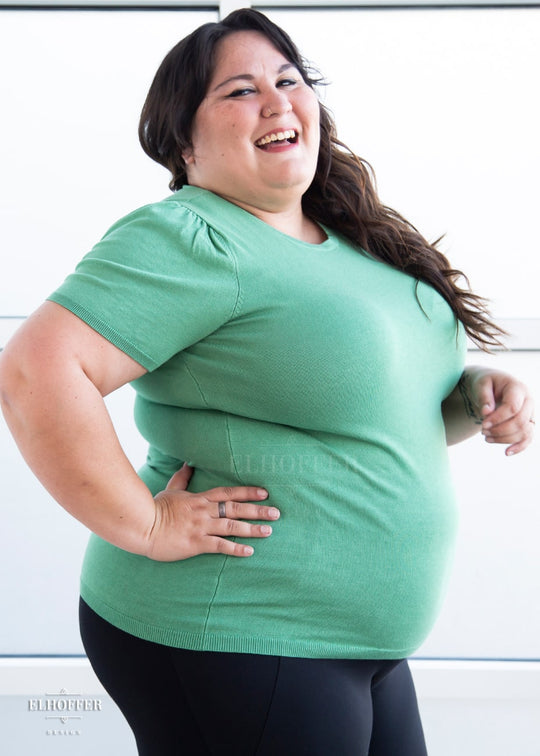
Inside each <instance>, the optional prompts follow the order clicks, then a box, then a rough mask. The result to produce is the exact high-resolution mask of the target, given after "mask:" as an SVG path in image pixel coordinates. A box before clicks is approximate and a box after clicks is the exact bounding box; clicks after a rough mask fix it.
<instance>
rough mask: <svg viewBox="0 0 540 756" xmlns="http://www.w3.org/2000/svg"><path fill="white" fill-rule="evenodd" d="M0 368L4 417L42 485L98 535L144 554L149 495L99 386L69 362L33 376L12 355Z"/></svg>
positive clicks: (150, 512)
mask: <svg viewBox="0 0 540 756" xmlns="http://www.w3.org/2000/svg"><path fill="white" fill-rule="evenodd" d="M0 373H1V377H2V390H1V397H2V409H3V412H4V415H5V418H6V422H7V424H8V426H9V428H10V430H11V432H12V434H13V436H14V438H15V441H16V442H17V445H18V446H19V448H20V450H21V453H22V454H23V456H24V458H25V460H26V462H27V463H28V465H29V466H30V468H31V469H32V471H33V472H34V473H35V475H36V476H37V477H38V479H39V480H40V481H41V483H42V484H43V486H44V487H45V488H46V489H47V490H48V491H49V492H50V493H51V495H52V496H53V497H54V498H55V499H56V500H57V501H58V502H59V504H61V505H62V506H63V507H64V508H65V509H66V510H67V511H68V512H70V514H72V515H73V516H74V517H76V518H77V519H78V520H79V521H80V522H82V523H83V524H84V525H86V526H87V527H88V528H90V530H92V531H93V532H94V533H96V534H97V535H99V536H100V537H102V538H104V539H105V540H107V541H109V542H110V543H113V544H114V545H116V546H119V547H120V548H122V549H125V550H127V551H131V552H134V553H144V550H145V544H146V539H147V536H148V533H149V531H150V530H151V528H152V525H153V518H154V511H155V507H154V500H153V497H152V495H151V493H150V491H149V490H148V489H147V487H146V486H145V485H144V483H143V482H142V481H141V480H140V479H139V477H138V476H137V474H136V472H135V471H134V469H133V467H132V466H131V464H130V462H129V461H128V459H127V457H126V456H125V454H124V452H123V450H122V448H121V446H120V444H119V441H118V438H117V436H116V433H115V430H114V427H113V425H112V422H111V420H110V417H109V414H108V412H107V409H106V406H105V403H104V401H103V398H102V396H101V394H100V392H99V391H98V389H97V388H96V387H95V386H94V385H93V384H92V382H91V381H89V380H88V378H87V377H86V375H85V374H84V372H83V371H82V370H80V369H77V368H76V367H74V366H70V367H66V368H65V369H63V370H62V371H58V370H55V371H54V372H53V371H51V374H50V375H49V371H48V370H47V369H43V370H42V371H41V372H40V374H39V377H32V375H31V374H29V373H28V372H27V371H25V369H24V367H21V366H19V365H18V364H17V363H16V362H14V361H13V360H11V362H10V363H8V366H5V365H4V366H3V369H2V370H1V371H0Z"/></svg>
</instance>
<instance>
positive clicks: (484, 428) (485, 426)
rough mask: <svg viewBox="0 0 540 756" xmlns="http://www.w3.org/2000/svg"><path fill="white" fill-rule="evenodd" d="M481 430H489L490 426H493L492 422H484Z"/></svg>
mask: <svg viewBox="0 0 540 756" xmlns="http://www.w3.org/2000/svg"><path fill="white" fill-rule="evenodd" d="M482 428H483V430H489V429H490V428H493V423H490V422H489V421H488V422H487V423H484V424H483V425H482Z"/></svg>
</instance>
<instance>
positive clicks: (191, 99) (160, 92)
mask: <svg viewBox="0 0 540 756" xmlns="http://www.w3.org/2000/svg"><path fill="white" fill-rule="evenodd" d="M237 31H256V32H260V33H261V34H263V35H264V36H265V37H266V38H267V39H268V40H269V41H270V42H271V43H272V44H273V45H274V47H275V48H276V49H277V50H279V52H281V53H282V55H283V56H284V57H285V58H286V59H287V60H289V61H290V62H291V63H293V65H294V66H295V67H296V68H297V69H298V71H299V73H300V75H301V76H302V79H303V80H304V82H305V83H306V84H307V85H308V86H310V87H311V88H314V87H315V86H316V85H318V84H321V83H322V78H321V76H320V75H319V74H318V73H317V72H316V71H315V70H314V69H313V68H312V67H310V66H309V65H308V64H307V63H306V61H305V60H304V59H303V58H302V56H301V55H300V53H299V51H298V49H297V47H296V45H295V44H294V43H293V41H292V40H291V38H290V37H289V36H288V34H286V32H284V31H283V30H282V29H281V28H280V27H279V26H277V25H276V24H274V23H273V22H272V21H270V19H268V18H267V17H266V16H265V15H263V14H262V13H259V12H258V11H255V10H251V9H247V8H246V9H242V10H238V11H233V12H232V13H231V14H229V15H228V16H227V17H226V18H225V19H223V20H222V21H220V22H217V23H208V24H204V25H203V26H201V27H199V28H198V29H196V30H195V31H194V32H192V33H191V34H190V35H188V36H187V37H185V38H184V39H183V40H181V41H180V42H179V43H178V44H177V45H175V47H173V49H172V50H171V51H170V52H169V53H168V54H167V56H166V57H165V58H164V60H163V62H162V63H161V65H160V67H159V68H158V71H157V73H156V75H155V78H154V80H153V82H152V85H151V87H150V90H149V92H148V96H147V98H146V101H145V103H144V106H143V110H142V114H141V119H140V123H139V140H140V142H141V145H142V148H143V149H144V151H145V152H146V154H147V155H149V156H150V157H151V158H152V159H153V160H155V161H156V162H158V163H160V164H161V165H163V166H165V167H166V168H167V169H168V170H169V171H170V172H171V174H172V179H171V181H170V183H169V187H170V189H172V190H174V191H176V190H178V189H180V188H181V187H182V186H183V185H184V184H187V183H188V178H187V173H186V165H185V163H184V160H183V158H182V153H183V152H184V151H185V150H186V149H188V148H190V147H191V146H192V145H191V131H192V124H193V119H194V117H195V113H196V111H197V109H198V107H199V105H200V104H201V102H202V100H203V99H204V97H205V95H206V92H207V89H208V86H209V83H210V79H211V77H212V74H213V71H214V65H215V58H216V52H217V48H218V45H219V42H220V41H221V40H222V39H223V38H224V37H225V36H227V35H229V34H231V33H233V32H237ZM319 107H320V131H321V142H320V150H319V158H318V163H317V169H316V173H315V177H314V179H313V181H312V183H311V185H310V187H309V188H308V190H307V191H306V193H305V194H304V196H303V198H302V206H303V210H304V213H305V214H306V215H307V216H308V217H310V218H311V219H312V220H314V221H316V222H318V223H323V224H324V225H326V226H328V227H329V228H332V229H334V230H336V231H338V232H339V233H340V234H342V235H343V236H345V237H346V238H347V239H348V240H349V241H351V242H352V243H353V244H354V245H355V246H357V247H358V248H359V249H361V250H364V251H366V252H368V254H370V255H372V256H373V257H376V258H377V259H379V260H382V261H384V262H385V263H387V264H389V265H391V266H392V267H394V268H398V269H399V270H401V271H403V272H405V273H408V274H409V275H411V276H412V277H414V278H415V279H417V280H421V281H424V282H426V283H428V284H430V285H431V286H433V288H434V289H436V290H437V291H438V292H439V294H441V296H442V297H444V299H445V300H446V301H447V302H448V304H449V305H450V307H451V308H452V310H453V312H454V314H455V316H456V318H458V319H459V320H460V321H461V323H462V324H463V326H464V328H465V331H466V333H467V334H468V336H469V337H470V338H471V339H472V340H473V341H474V342H475V343H476V344H477V345H478V346H479V347H480V348H481V349H484V350H486V351H489V349H490V348H491V347H494V346H500V345H501V340H500V337H501V335H503V334H504V331H502V329H500V328H499V327H498V326H497V325H496V324H495V323H494V322H493V321H492V320H491V317H490V314H489V312H488V309H487V305H486V300H485V299H483V298H482V297H480V296H478V295H477V294H474V293H473V292H472V291H471V289H470V286H469V282H468V280H467V278H466V276H465V275H464V274H463V273H462V272H461V271H459V270H456V269H454V268H452V267H451V266H450V263H449V262H448V260H447V258H446V257H445V256H444V255H443V254H442V252H440V251H439V250H438V249H437V247H436V244H437V243H438V242H435V243H434V244H431V243H429V242H428V241H427V240H426V239H425V238H424V237H423V236H422V235H421V234H420V233H419V232H418V231H417V229H416V228H415V227H414V226H413V225H412V224H411V223H409V222H408V221H407V220H406V219H405V218H403V217H402V216H401V215H400V214H399V213H397V212H396V211H395V210H392V209H391V208H389V207H387V206H386V205H384V204H382V202H381V201H380V199H379V197H378V194H377V189H376V184H375V177H374V173H373V170H372V168H371V166H370V165H369V163H367V162H366V161H365V160H363V159H362V158H360V157H358V156H357V155H355V154H354V153H353V152H352V151H351V150H350V149H349V148H348V147H347V146H346V145H345V144H343V142H341V141H340V140H339V139H338V137H337V131H336V127H335V123H334V120H333V118H332V116H331V114H330V112H329V111H328V109H327V108H326V107H325V106H324V105H323V104H322V103H319ZM439 241H440V240H439ZM460 284H463V285H460Z"/></svg>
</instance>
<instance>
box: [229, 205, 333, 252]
mask: <svg viewBox="0 0 540 756" xmlns="http://www.w3.org/2000/svg"><path fill="white" fill-rule="evenodd" d="M224 199H227V200H229V202H233V203H234V204H235V205H238V207H241V208H242V209H243V210H246V211H247V212H248V213H251V214H252V215H254V216H255V217H256V218H259V220H262V221H263V222H264V223H268V225H269V226H272V228H275V229H276V230H277V231H281V232H282V233H284V234H287V236H292V237H293V238H294V239H299V240H300V241H304V242H308V243H309V244H322V242H324V241H326V234H325V233H324V231H323V229H322V228H321V227H320V226H319V225H318V224H317V223H315V222H314V221H312V220H311V219H310V218H308V217H307V216H306V215H304V212H303V210H302V205H301V203H300V202H299V203H298V204H297V205H296V206H294V207H290V208H287V209H276V210H273V209H272V210H270V209H266V208H265V209H262V208H260V207H257V206H254V205H250V204H248V203H246V202H241V201H239V200H237V199H233V198H230V197H224Z"/></svg>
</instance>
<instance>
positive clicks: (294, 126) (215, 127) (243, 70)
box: [183, 31, 319, 212]
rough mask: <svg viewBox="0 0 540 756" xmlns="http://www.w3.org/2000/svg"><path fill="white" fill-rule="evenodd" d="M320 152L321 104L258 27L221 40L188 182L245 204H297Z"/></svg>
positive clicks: (197, 123) (190, 154)
mask: <svg viewBox="0 0 540 756" xmlns="http://www.w3.org/2000/svg"><path fill="white" fill-rule="evenodd" d="M318 152H319V103H318V100H317V96H316V95H315V93H314V92H313V90H312V89H311V88H310V87H309V86H308V85H307V84H305V83H304V81H303V79H302V77H301V76H300V73H299V72H298V70H297V69H296V68H295V67H294V66H293V65H292V64H291V63H290V62H289V61H288V60H287V59H286V58H285V57H283V55H282V54H281V53H280V52H278V50H277V49H276V48H275V47H274V46H273V45H272V44H271V43H270V42H269V40H268V39H267V38H266V37H265V36H264V35H262V34H259V33H258V32H251V31H242V32H234V33H232V34H230V35H228V36H227V37H225V39H223V40H222V41H221V42H220V45H219V48H218V51H217V60H216V66H215V71H214V74H213V76H212V79H211V81H210V85H209V87H208V92H207V94H206V97H205V98H204V100H203V101H202V103H201V105H200V106H199V108H198V110H197V112H196V114H195V119H194V123H193V131H192V148H191V149H190V150H189V151H187V152H185V153H184V155H183V157H184V160H185V161H186V167H187V175H188V180H189V183H190V184H192V185H195V186H200V187H202V188H204V189H209V190H210V191H213V192H215V193H216V194H219V195H221V196H222V197H224V198H225V199H228V200H229V201H231V202H234V203H235V204H239V205H241V206H243V207H246V206H247V208H248V209H249V208H259V209H262V210H268V211H271V212H272V211H274V212H275V211H277V210H285V209H288V208H290V207H291V206H292V205H293V204H296V206H299V205H300V200H301V197H302V194H304V192H305V191H306V189H307V188H308V186H309V185H310V184H311V181H312V179H313V176H314V174H315V169H316V166H317V157H318Z"/></svg>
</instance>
